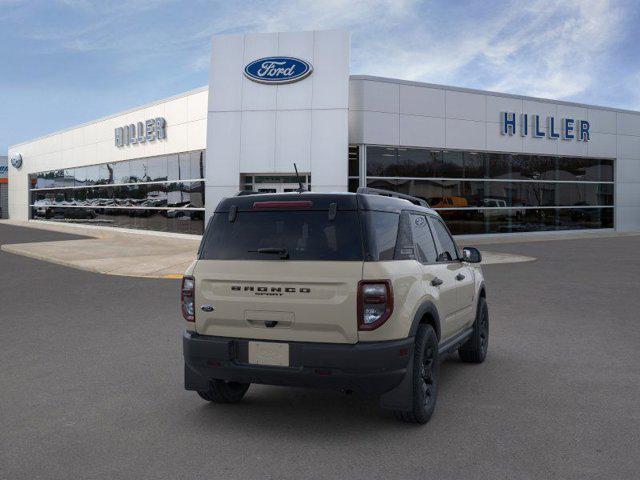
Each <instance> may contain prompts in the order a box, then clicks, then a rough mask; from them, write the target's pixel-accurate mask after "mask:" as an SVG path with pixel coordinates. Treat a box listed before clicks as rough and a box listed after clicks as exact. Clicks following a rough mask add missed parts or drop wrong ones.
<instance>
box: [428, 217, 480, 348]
mask: <svg viewBox="0 0 640 480" xmlns="http://www.w3.org/2000/svg"><path fill="white" fill-rule="evenodd" d="M429 225H430V226H431V230H432V232H433V237H434V240H435V243H436V249H437V256H436V263H438V264H442V265H446V269H447V272H448V273H449V274H450V276H451V277H450V278H451V279H452V280H451V281H452V288H453V289H454V290H455V300H454V301H455V308H454V313H452V315H451V317H450V321H449V322H448V325H447V328H446V330H447V336H450V335H454V334H455V333H457V332H458V331H460V330H463V329H464V328H466V327H467V326H469V325H470V324H471V323H473V313H474V312H473V310H474V308H473V301H474V293H475V277H474V271H473V269H472V268H470V267H469V266H468V265H467V264H465V263H464V262H462V260H461V259H460V257H459V255H458V249H457V248H456V244H455V242H454V241H453V237H452V236H451V234H450V233H449V229H447V227H446V226H445V224H444V222H443V221H442V220H441V219H439V218H436V217H429ZM443 337H444V335H443Z"/></svg>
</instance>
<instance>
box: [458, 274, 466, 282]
mask: <svg viewBox="0 0 640 480" xmlns="http://www.w3.org/2000/svg"><path fill="white" fill-rule="evenodd" d="M464 279H465V276H464V275H463V274H461V273H459V274H457V275H456V280H458V281H459V282H461V281H462V280H464Z"/></svg>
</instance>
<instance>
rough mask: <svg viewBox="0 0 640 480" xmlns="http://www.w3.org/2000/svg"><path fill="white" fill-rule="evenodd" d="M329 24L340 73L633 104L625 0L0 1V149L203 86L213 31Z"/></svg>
mask: <svg viewBox="0 0 640 480" xmlns="http://www.w3.org/2000/svg"><path fill="white" fill-rule="evenodd" d="M331 28H346V29H348V30H349V31H350V32H351V73H352V74H367V75H378V76H386V77H392V78H400V79H405V80H416V81H424V82H429V83H437V84H444V85H454V86H458V87H468V88H478V89H483V90H493V91H498V92H508V93H515V94H522V95H529V96H535V97H543V98H553V99H560V100H567V101H575V102H581V103H588V104H594V105H605V106H611V107H619V108H625V109H631V110H640V1H637V0H575V1H547V0H527V1H500V0H484V1H481V0H478V1H455V0H448V1H413V0H395V1H394V0H369V1H360V0H351V1H348V0H326V1H323V0H315V1H314V0H291V1H280V0H266V1H263V0H248V1H241V0H236V1H233V0H228V1H204V0H193V1H172V0H126V1H109V0H46V1H44V0H43V1H39V0H0V155H6V151H7V147H8V146H9V145H12V144H16V143H20V142H22V141H25V140H29V139H32V138H35V137H37V136H41V135H44V134H47V133H50V132H53V131H57V130H61V129H64V128H68V127H71V126H73V125H77V124H80V123H84V122H87V121H90V120H94V119H97V118H100V117H104V116H107V115H110V114H113V113H116V112H118V111H121V110H125V109H129V108H133V107H136V106H139V105H144V104H146V103H149V102H152V101H155V100H159V99H161V98H164V97H169V96H173V95H176V94H178V93H182V92H185V91H188V90H191V89H194V88H198V87H201V86H204V85H206V84H207V83H208V68H209V60H210V59H209V55H210V40H211V36H212V35H214V34H224V33H244V32H274V31H299V30H320V29H331Z"/></svg>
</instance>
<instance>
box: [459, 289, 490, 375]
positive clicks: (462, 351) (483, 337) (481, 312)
mask: <svg viewBox="0 0 640 480" xmlns="http://www.w3.org/2000/svg"><path fill="white" fill-rule="evenodd" d="M488 349H489V309H488V307H487V301H486V300H485V299H484V297H480V300H479V301H478V312H477V313H476V321H475V322H474V323H473V333H472V334H471V338H469V340H467V342H466V343H465V344H464V345H462V346H461V347H460V348H459V349H458V355H460V359H461V360H462V361H463V362H467V363H482V362H484V359H485V358H487V350H488Z"/></svg>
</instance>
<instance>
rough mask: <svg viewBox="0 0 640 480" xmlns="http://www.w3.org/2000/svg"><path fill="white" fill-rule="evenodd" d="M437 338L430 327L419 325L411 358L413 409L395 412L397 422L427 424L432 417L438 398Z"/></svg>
mask: <svg viewBox="0 0 640 480" xmlns="http://www.w3.org/2000/svg"><path fill="white" fill-rule="evenodd" d="M438 368H439V362H438V337H437V336H436V332H435V331H434V330H433V327H431V325H420V327H419V328H418V333H417V335H416V348H415V354H414V356H413V392H412V393H413V394H412V402H413V408H412V409H411V411H408V412H406V411H395V412H394V413H395V416H396V418H397V419H398V420H402V421H403V422H408V423H427V422H428V421H429V419H430V418H431V415H433V410H434V409H435V407H436V398H437V396H438Z"/></svg>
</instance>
